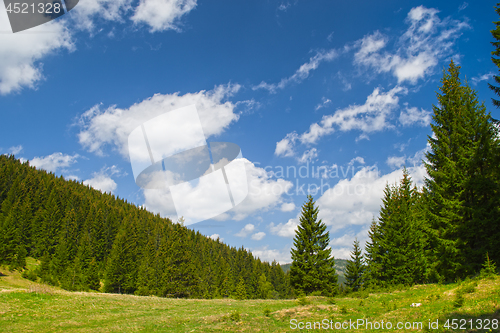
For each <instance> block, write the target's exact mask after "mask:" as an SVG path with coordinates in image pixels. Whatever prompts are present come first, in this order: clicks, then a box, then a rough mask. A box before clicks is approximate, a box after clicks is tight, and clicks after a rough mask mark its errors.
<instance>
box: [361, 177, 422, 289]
mask: <svg viewBox="0 0 500 333" xmlns="http://www.w3.org/2000/svg"><path fill="white" fill-rule="evenodd" d="M419 197H420V194H419V192H418V191H417V189H416V188H415V187H414V186H412V181H411V178H410V176H409V174H408V171H407V170H406V168H404V169H403V178H402V179H401V183H400V184H399V185H398V186H389V185H387V186H386V188H385V191H384V198H383V200H382V203H383V205H382V207H381V209H380V217H379V220H378V222H373V223H372V226H371V228H370V231H369V232H368V235H369V237H370V241H369V242H368V244H367V247H366V253H367V256H366V258H367V264H368V271H367V283H368V284H371V285H381V286H385V285H389V284H408V285H411V284H414V283H419V282H423V281H424V280H425V273H426V265H427V264H426V252H425V249H426V244H427V243H426V236H425V226H424V225H423V224H422V221H421V219H420V214H418V210H417V207H418V205H417V203H418V199H419Z"/></svg>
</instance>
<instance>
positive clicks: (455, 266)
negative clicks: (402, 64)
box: [425, 61, 500, 281]
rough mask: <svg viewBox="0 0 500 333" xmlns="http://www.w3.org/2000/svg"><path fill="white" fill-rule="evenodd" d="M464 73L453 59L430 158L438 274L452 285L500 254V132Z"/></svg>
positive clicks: (428, 181)
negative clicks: (486, 256) (487, 257)
mask: <svg viewBox="0 0 500 333" xmlns="http://www.w3.org/2000/svg"><path fill="white" fill-rule="evenodd" d="M459 71H460V66H456V65H455V64H454V63H453V61H451V63H450V66H449V68H448V69H447V70H446V71H444V73H443V78H442V80H441V82H442V86H441V87H440V88H439V89H440V92H439V93H437V98H438V101H439V106H433V110H434V115H433V120H434V123H433V124H431V127H432V130H433V132H434V136H433V137H429V139H428V140H429V144H430V151H429V152H428V153H427V154H426V158H427V162H426V169H427V173H428V175H429V178H428V179H426V198H425V204H426V206H427V211H426V214H427V219H428V221H429V223H430V232H429V236H430V239H429V240H430V245H431V248H432V249H433V252H434V254H433V257H432V258H431V261H432V262H433V273H434V275H435V278H436V279H438V280H448V281H451V280H455V279H456V278H457V277H464V276H465V275H469V274H474V273H477V272H478V271H479V269H480V265H481V262H482V259H483V257H484V254H485V253H486V252H489V253H495V255H496V256H497V257H498V256H499V255H500V254H499V253H500V250H499V249H500V243H499V237H500V219H499V216H500V215H499V206H500V205H499V202H500V201H499V193H500V191H499V189H500V188H499V182H498V176H499V172H498V151H499V140H498V130H497V129H496V127H495V126H494V125H493V123H492V119H491V116H490V115H489V113H487V112H486V108H485V106H484V103H482V104H479V102H478V100H477V96H476V92H475V91H474V90H472V89H471V88H470V87H469V85H468V84H465V85H462V84H461V81H460V78H459V74H460V73H459ZM495 259H496V258H495Z"/></svg>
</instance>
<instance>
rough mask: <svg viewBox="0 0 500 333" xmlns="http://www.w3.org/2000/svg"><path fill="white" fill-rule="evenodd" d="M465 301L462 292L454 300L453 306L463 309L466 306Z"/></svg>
mask: <svg viewBox="0 0 500 333" xmlns="http://www.w3.org/2000/svg"><path fill="white" fill-rule="evenodd" d="M464 302H465V299H464V295H463V294H462V293H461V292H457V294H456V295H455V299H454V300H453V306H454V307H456V308H461V307H462V305H464Z"/></svg>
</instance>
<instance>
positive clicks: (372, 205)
mask: <svg viewBox="0 0 500 333" xmlns="http://www.w3.org/2000/svg"><path fill="white" fill-rule="evenodd" d="M408 171H409V173H410V176H411V177H412V179H413V181H414V183H415V184H416V185H417V186H422V185H423V180H424V177H425V174H426V171H425V167H424V166H423V165H418V166H414V167H410V168H408ZM401 178H402V169H398V170H395V171H393V172H391V173H389V174H385V175H380V174H379V172H378V170H377V168H376V167H375V166H365V167H362V168H361V169H360V170H359V171H358V172H357V173H356V174H355V175H354V176H353V177H352V178H351V179H343V180H340V181H339V182H338V183H337V184H336V185H335V186H334V187H333V188H331V189H330V190H328V191H326V192H324V194H323V195H322V196H321V197H320V198H319V199H318V200H317V205H318V206H319V215H318V216H319V218H321V219H323V222H325V224H327V225H330V226H332V231H337V230H341V229H343V228H346V227H348V226H353V225H360V226H365V227H366V226H369V224H370V223H371V220H372V218H373V217H377V216H378V212H379V210H380V205H381V204H382V198H383V191H384V188H385V186H386V184H387V183H389V184H394V183H398V182H399V181H400V180H401Z"/></svg>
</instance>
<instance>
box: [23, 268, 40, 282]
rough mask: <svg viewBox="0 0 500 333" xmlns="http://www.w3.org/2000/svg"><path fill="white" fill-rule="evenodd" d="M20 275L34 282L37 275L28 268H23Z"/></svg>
mask: <svg viewBox="0 0 500 333" xmlns="http://www.w3.org/2000/svg"><path fill="white" fill-rule="evenodd" d="M21 276H22V277H23V278H25V279H28V280H30V281H33V282H36V280H37V278H38V276H37V275H36V273H35V272H33V271H30V270H25V271H23V272H22V273H21Z"/></svg>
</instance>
